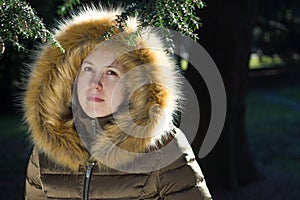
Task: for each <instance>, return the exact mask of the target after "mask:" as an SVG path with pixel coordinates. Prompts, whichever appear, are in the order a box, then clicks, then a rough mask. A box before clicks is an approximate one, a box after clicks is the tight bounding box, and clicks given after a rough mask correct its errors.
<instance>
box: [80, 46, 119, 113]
mask: <svg viewBox="0 0 300 200" xmlns="http://www.w3.org/2000/svg"><path fill="white" fill-rule="evenodd" d="M115 60H116V57H115V55H114V54H113V53H112V52H109V51H107V50H104V49H101V48H98V49H96V50H95V51H93V52H92V53H90V54H89V55H88V56H87V57H86V59H84V60H83V62H82V64H81V68H80V72H79V77H78V82H77V90H78V99H79V103H80V105H81V107H82V108H83V110H84V111H85V113H86V114H87V115H88V116H90V117H93V118H94V117H104V116H107V115H110V114H112V113H113V112H115V111H117V109H118V107H119V106H120V105H121V104H122V102H123V101H124V88H122V87H120V84H118V87H116V86H117V83H118V81H119V80H120V78H121V77H122V76H123V75H124V69H123V66H122V65H120V64H119V63H117V62H116V61H115Z"/></svg>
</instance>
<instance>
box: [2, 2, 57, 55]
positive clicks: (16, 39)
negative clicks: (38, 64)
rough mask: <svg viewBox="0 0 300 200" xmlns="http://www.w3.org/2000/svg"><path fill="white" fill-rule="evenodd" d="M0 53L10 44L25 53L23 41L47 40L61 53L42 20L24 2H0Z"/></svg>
mask: <svg viewBox="0 0 300 200" xmlns="http://www.w3.org/2000/svg"><path fill="white" fill-rule="evenodd" d="M0 26H1V29H0V53H1V54H3V53H4V51H5V46H6V45H7V44H12V45H13V46H14V47H16V48H17V49H18V50H23V51H26V49H25V47H24V44H23V41H24V40H36V39H38V38H40V39H41V41H42V42H46V40H47V39H49V40H50V41H51V42H52V43H53V45H55V46H57V47H58V48H60V49H61V50H62V51H63V48H62V47H61V46H60V44H59V43H58V41H56V39H55V38H54V36H53V34H52V33H51V32H50V31H49V30H47V29H46V27H45V25H44V23H43V22H42V19H41V18H39V17H38V16H37V14H36V12H35V10H34V9H33V8H32V7H31V6H30V5H29V4H28V3H27V2H25V1H21V0H9V1H7V0H0Z"/></svg>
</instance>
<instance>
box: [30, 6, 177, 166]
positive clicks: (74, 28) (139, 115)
mask: <svg viewBox="0 0 300 200" xmlns="http://www.w3.org/2000/svg"><path fill="white" fill-rule="evenodd" d="M121 10H122V9H116V10H103V9H99V8H84V9H83V10H82V11H81V12H79V13H77V14H74V15H73V16H71V18H70V19H68V20H65V21H63V22H61V23H60V25H59V26H58V28H57V30H56V32H55V38H56V39H57V40H58V42H59V43H60V44H61V46H62V47H63V48H64V50H65V52H62V51H61V50H60V49H59V48H57V47H55V46H53V45H51V44H50V43H49V44H45V46H44V47H42V50H41V52H40V53H39V54H38V55H37V56H36V59H35V61H34V63H33V64H32V65H31V71H30V74H29V79H28V84H27V88H26V92H25V98H24V111H25V120H26V122H27V123H28V125H29V129H30V138H31V140H32V142H33V144H34V145H35V146H36V147H37V148H38V149H39V151H40V152H43V153H44V154H46V155H47V156H48V157H49V158H50V159H51V160H52V161H54V162H55V163H56V164H58V165H60V166H65V167H68V168H70V169H73V170H78V169H79V167H80V166H81V165H85V164H86V163H87V161H88V160H89V159H90V158H91V157H93V158H96V159H98V160H99V158H100V157H103V156H104V157H107V158H108V160H110V162H112V163H114V164H113V165H114V166H117V165H123V164H125V163H127V162H131V161H132V159H133V158H132V157H128V156H121V157H120V155H118V151H117V150H116V149H115V148H112V145H111V144H114V145H115V146H116V147H117V148H118V149H119V148H121V149H123V150H126V151H128V152H132V153H135V154H138V153H143V152H147V151H149V149H151V148H153V147H156V146H157V145H158V144H159V143H162V142H163V141H164V139H165V137H168V135H169V133H170V130H171V129H172V127H173V117H174V116H175V115H174V114H175V111H176V110H177V109H178V105H179V100H180V92H179V82H178V72H177V71H176V65H175V62H174V61H173V59H172V58H171V57H170V56H169V55H167V54H166V51H165V48H164V45H163V42H162V40H161V38H160V36H159V33H158V31H155V29H152V28H145V29H143V30H142V31H141V33H140V34H139V35H138V36H137V37H136V39H135V45H134V50H133V51H131V53H130V54H129V56H128V55H127V56H123V57H122V58H121V59H123V63H126V67H127V71H128V72H130V73H128V76H127V78H126V79H125V80H124V81H123V84H125V85H126V88H128V94H129V104H128V109H121V111H118V112H117V113H114V115H113V119H112V120H109V121H110V123H105V125H102V126H101V127H99V126H98V127H97V130H100V129H101V133H100V134H96V136H95V137H93V139H92V140H91V142H90V144H89V146H90V148H87V146H86V144H84V143H85V142H83V141H84V140H82V138H80V136H79V134H78V130H76V126H75V122H76V123H77V119H79V118H78V117H76V116H75V112H74V109H73V110H72V101H73V102H74V97H73V86H74V84H75V82H76V76H77V72H78V70H79V68H80V66H81V63H82V61H83V60H84V59H85V58H86V57H87V55H88V54H89V53H90V52H91V51H92V50H93V49H94V48H95V47H96V46H97V45H99V44H100V43H101V42H103V41H102V40H101V39H100V38H101V37H100V36H103V35H104V33H105V32H106V31H108V30H111V27H112V26H113V25H115V23H116V19H117V15H120V14H121ZM137 26H138V20H137V19H136V18H131V19H128V21H127V26H126V28H125V30H124V34H125V35H127V36H128V35H129V34H131V33H134V32H135V31H136V30H137ZM115 32H119V31H118V30H116V31H115ZM136 66H139V67H136ZM73 108H74V107H73ZM89 120H90V122H94V120H93V119H89V118H88V117H87V118H85V119H84V120H79V121H80V123H81V122H83V121H84V123H83V124H86V121H89ZM96 121H97V120H96ZM100 121H101V120H100ZM97 122H98V121H97ZM90 124H91V126H92V125H93V123H90ZM97 124H98V125H99V123H97ZM100 124H101V123H100ZM89 128H91V127H88V128H85V129H86V130H89ZM94 130H95V129H94ZM128 133H130V134H128Z"/></svg>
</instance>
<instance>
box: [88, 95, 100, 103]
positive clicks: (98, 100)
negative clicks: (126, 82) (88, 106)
mask: <svg viewBox="0 0 300 200" xmlns="http://www.w3.org/2000/svg"><path fill="white" fill-rule="evenodd" d="M87 100H88V101H93V102H102V101H104V100H103V99H101V98H100V97H93V96H92V97H88V98H87Z"/></svg>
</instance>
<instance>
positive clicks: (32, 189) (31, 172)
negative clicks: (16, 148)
mask: <svg viewBox="0 0 300 200" xmlns="http://www.w3.org/2000/svg"><path fill="white" fill-rule="evenodd" d="M35 199H36V200H38V199H39V200H40V199H46V197H45V193H44V191H43V186H42V182H41V178H40V166H39V156H38V152H37V150H36V148H34V149H33V151H32V154H31V156H30V158H29V161H28V166H27V176H26V183H25V200H35Z"/></svg>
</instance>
